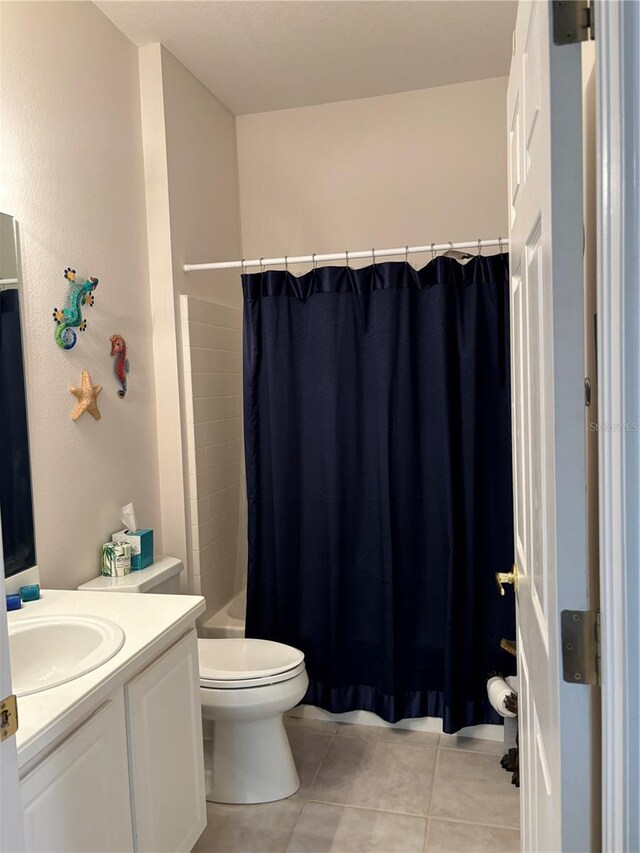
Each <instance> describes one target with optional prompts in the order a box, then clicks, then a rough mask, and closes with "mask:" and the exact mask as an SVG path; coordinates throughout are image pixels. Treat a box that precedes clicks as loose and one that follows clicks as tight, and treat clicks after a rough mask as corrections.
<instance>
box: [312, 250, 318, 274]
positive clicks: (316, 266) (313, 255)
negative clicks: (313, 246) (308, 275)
mask: <svg viewBox="0 0 640 853" xmlns="http://www.w3.org/2000/svg"><path fill="white" fill-rule="evenodd" d="M311 263H312V265H313V269H314V270H317V269H318V262H317V261H316V253H315V252H314V253H313V254H312V255H311Z"/></svg>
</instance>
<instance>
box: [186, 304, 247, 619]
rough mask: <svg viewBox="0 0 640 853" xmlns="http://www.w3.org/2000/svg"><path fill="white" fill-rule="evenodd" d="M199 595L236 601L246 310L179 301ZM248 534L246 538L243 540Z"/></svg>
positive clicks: (215, 601)
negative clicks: (243, 339)
mask: <svg viewBox="0 0 640 853" xmlns="http://www.w3.org/2000/svg"><path fill="white" fill-rule="evenodd" d="M180 315H181V323H182V348H183V353H182V355H183V358H182V364H183V381H184V405H185V418H184V420H185V424H186V432H187V448H188V454H187V456H188V493H189V517H190V534H191V536H190V538H191V564H192V569H193V582H194V590H193V591H194V593H199V594H200V595H204V596H205V598H206V599H207V613H206V614H205V616H203V619H206V618H207V616H209V615H211V614H213V613H215V612H216V611H217V610H219V609H220V608H221V607H222V606H223V605H224V604H225V603H226V602H227V601H229V599H230V598H231V597H232V595H233V591H234V580H235V570H236V554H237V550H238V534H239V529H238V528H239V519H240V500H241V493H242V490H241V488H240V478H241V477H242V476H243V474H242V312H241V311H240V310H238V309H236V308H229V307H227V306H226V305H218V304H217V303H215V302H207V301H204V300H202V299H196V298H194V297H193V296H185V295H183V296H181V297H180ZM243 535H244V534H243Z"/></svg>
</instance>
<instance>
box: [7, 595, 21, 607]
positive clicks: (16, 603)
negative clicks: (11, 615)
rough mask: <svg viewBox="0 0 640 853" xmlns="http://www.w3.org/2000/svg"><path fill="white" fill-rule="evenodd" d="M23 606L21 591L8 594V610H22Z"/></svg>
mask: <svg viewBox="0 0 640 853" xmlns="http://www.w3.org/2000/svg"><path fill="white" fill-rule="evenodd" d="M21 607H22V601H21V599H20V593H19V592H14V593H12V594H11V595H8V596H7V610H20V608H21Z"/></svg>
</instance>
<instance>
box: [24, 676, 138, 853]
mask: <svg viewBox="0 0 640 853" xmlns="http://www.w3.org/2000/svg"><path fill="white" fill-rule="evenodd" d="M20 790H21V794H22V804H23V808H24V827H25V843H26V849H27V851H32V853H57V851H60V853H93V851H95V853H124V851H130V850H133V838H132V831H131V804H130V796H129V774H128V768H127V737H126V728H125V711H124V697H123V692H122V689H120V690H119V691H118V692H117V693H116V694H114V697H113V699H112V700H110V701H109V702H107V703H106V704H105V705H103V706H102V708H100V709H99V710H98V711H96V713H95V714H94V715H93V716H92V717H91V718H90V719H89V720H87V722H86V723H84V724H83V725H82V726H80V728H79V729H77V730H76V731H75V732H74V733H73V734H72V735H70V737H68V738H67V739H66V740H65V741H64V742H63V743H62V744H61V745H60V746H59V747H58V748H57V749H55V750H54V751H53V752H52V753H51V754H50V755H49V756H48V757H47V758H45V759H44V760H43V761H42V763H41V764H38V766H37V767H36V768H35V769H34V770H32V771H31V773H29V774H28V775H27V776H25V778H24V779H23V780H22V783H21V785H20Z"/></svg>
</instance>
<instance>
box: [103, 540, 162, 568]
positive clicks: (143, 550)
mask: <svg viewBox="0 0 640 853" xmlns="http://www.w3.org/2000/svg"><path fill="white" fill-rule="evenodd" d="M111 541H112V542H128V543H129V545H131V571H132V572H137V571H138V570H139V569H146V568H147V566H150V565H151V563H153V530H119V531H118V532H117V533H114V534H113V536H112V537H111Z"/></svg>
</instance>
